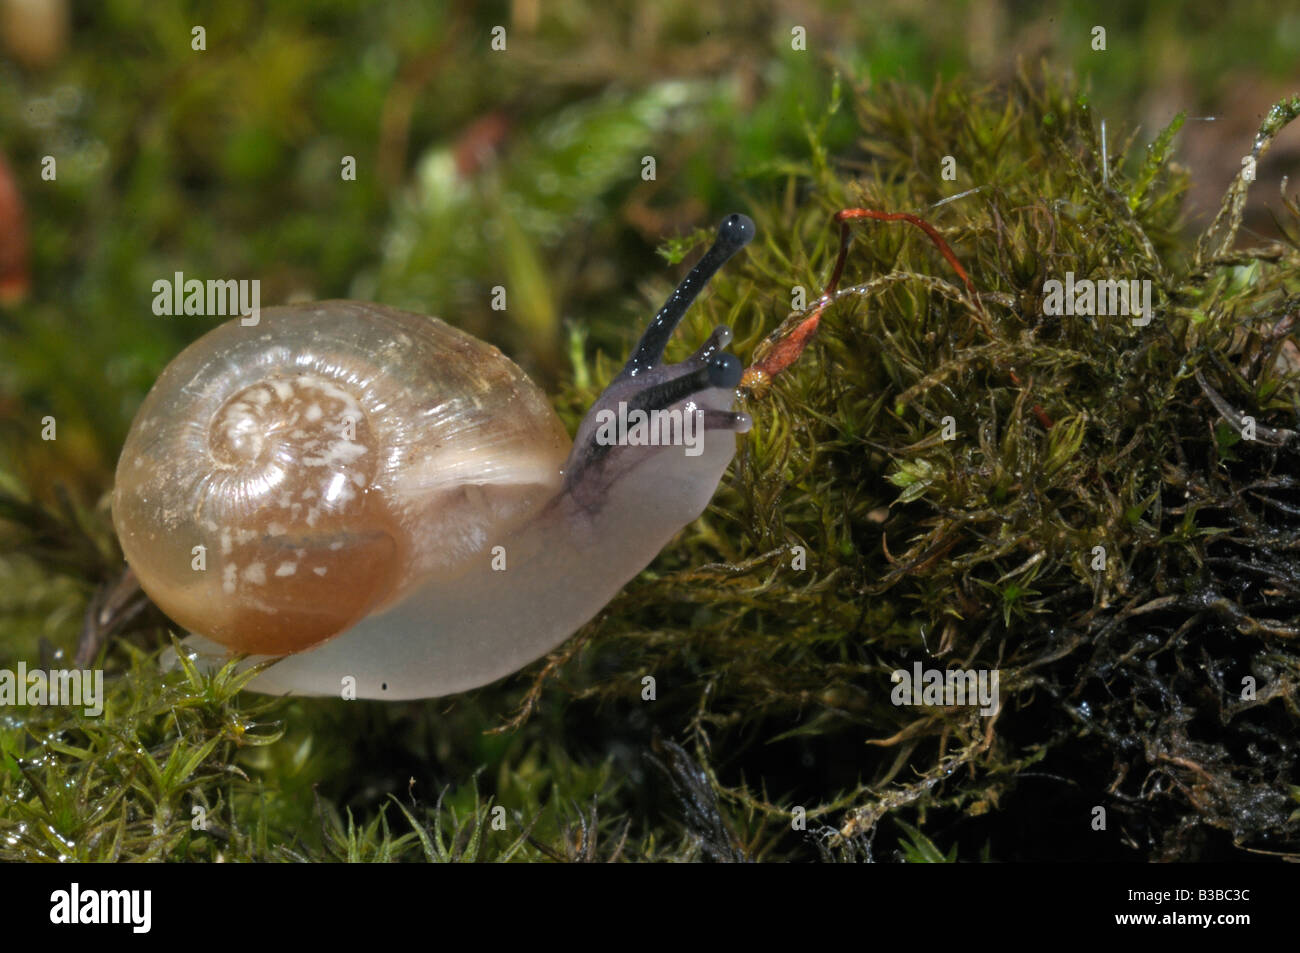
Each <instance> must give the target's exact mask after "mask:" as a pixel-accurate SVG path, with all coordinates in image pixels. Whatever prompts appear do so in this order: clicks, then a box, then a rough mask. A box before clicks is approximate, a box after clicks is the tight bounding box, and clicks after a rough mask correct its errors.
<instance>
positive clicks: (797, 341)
mask: <svg viewBox="0 0 1300 953" xmlns="http://www.w3.org/2000/svg"><path fill="white" fill-rule="evenodd" d="M862 218H870V219H875V220H876V221H881V222H907V223H909V224H911V225H915V226H916V227H917V228H919V229H920V230H921V231H923V232H925V234H926V237H927V238H929V239H930V241H931V242H933V243H934V246H935V247H936V248H938V249H939V254H941V255H943V257H944V259H945V260H946V261H947V262H948V264H949V265H951V266H952V270H953V271H955V272H957V276H958V277H959V278H961V280H962V284H964V285H965V286H966V291H967V292H968V293H969V294H970V296H971V300H972V301H973V302H974V304H975V310H976V311H977V312H978V316H977V317H976V319H975V320H976V322H977V323H978V324H979V326H980V327H981V328H983V329H984V333H985V334H987V335H988V336H989V337H990V338H991V337H993V329H992V328H991V327H989V323H988V318H987V316H986V315H985V313H984V305H983V304H982V303H981V302H980V299H979V296H978V295H976V293H975V285H974V284H973V283H972V282H971V280H970V276H969V275H968V274H966V269H965V268H963V267H962V265H961V262H960V261H958V260H957V256H956V255H955V254H953V250H952V248H950V247H949V245H948V243H947V242H946V241H945V240H944V237H943V236H942V235H940V234H939V230H938V229H937V228H935V227H934V226H933V225H931V224H930V223H929V222H927V221H926V220H925V219H923V218H920V217H918V216H916V215H912V214H910V213H908V212H881V211H877V210H876V209H871V208H844V209H840V210H839V211H838V212H836V213H835V216H834V220H835V221H836V222H838V223H839V225H840V248H839V253H838V254H837V255H836V256H835V267H834V268H833V269H832V270H831V277H830V281H828V282H827V283H826V290H825V291H823V292H822V296H821V297H820V298H818V299H817V303H816V305H815V306H814V307H813V309H812V311H811V312H810V313H809V315H808V317H806V318H804V319H803V320H802V321H800V322H799V323H798V324H797V325H795V327H794V328H793V329H792V330H790V331H789V332H787V333H786V334H785V335H783V336H782V337H781V338H779V339H778V340H777V341H776V342H775V343H773V344H772V347H771V349H770V350H769V351H768V352H767V353H766V354H764V355H763V356H762V357H761V358H759V359H758V360H757V361H755V362H754V363H753V364H752V365H751V366H750V367H749V368H748V369H747V370H746V371H745V376H744V378H743V379H742V381H741V386H742V387H747V388H759V387H763V386H766V384H767V383H768V382H770V381H771V379H772V378H773V377H775V376H776V375H777V374H780V373H781V372H782V371H784V370H785V369H786V368H787V367H789V366H790V365H791V364H793V363H794V362H795V361H797V360H798V359H799V355H801V354H802V353H803V351H804V348H806V347H807V346H808V342H809V341H811V340H812V337H813V335H814V334H815V333H816V332H817V327H818V325H819V324H821V319H822V312H823V311H825V310H826V307H827V305H829V304H830V303H831V296H832V295H834V294H835V289H836V288H838V287H839V284H840V278H841V277H842V276H843V274H844V263H845V261H846V260H847V259H848V254H849V222H850V221H853V220H855V219H862ZM1011 380H1012V382H1013V383H1014V384H1015V385H1016V386H1017V387H1020V386H1022V385H1021V383H1020V379H1019V378H1018V377H1017V376H1016V373H1015V371H1012V372H1011ZM1033 411H1034V415H1035V416H1036V417H1037V418H1038V421H1039V423H1041V424H1042V425H1043V426H1044V427H1045V428H1047V429H1049V430H1050V429H1051V427H1052V426H1053V423H1052V418H1051V417H1049V416H1048V415H1047V412H1046V411H1044V410H1043V408H1042V407H1040V406H1039V405H1038V404H1034V406H1033Z"/></svg>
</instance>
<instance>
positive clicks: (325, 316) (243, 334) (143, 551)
mask: <svg viewBox="0 0 1300 953" xmlns="http://www.w3.org/2000/svg"><path fill="white" fill-rule="evenodd" d="M568 453H569V438H568V435H567V433H566V432H565V430H564V427H563V425H562V424H561V423H560V421H559V419H558V418H557V417H556V416H555V413H554V411H553V410H552V409H551V405H550V402H549V401H548V400H547V398H546V395H545V394H543V393H542V392H541V391H540V390H539V389H538V388H537V387H536V385H534V384H533V383H532V382H531V381H530V380H529V379H528V377H527V376H526V375H525V374H524V373H523V371H521V370H520V369H519V368H518V367H517V366H516V365H515V364H514V363H513V362H511V361H510V360H509V359H508V358H506V357H505V355H503V354H502V353H501V352H500V351H499V350H497V349H496V348H495V347H492V346H491V345H489V344H485V343H484V342H482V341H480V340H478V339H477V338H474V337H472V336H470V335H468V334H465V333H463V332H461V331H458V330H456V329H455V328H452V327H450V326H449V325H447V324H445V323H443V322H442V321H439V320H437V319H436V318H428V317H425V316H422V315H416V314H410V313H407V312H403V311H397V310H394V309H391V308H386V307H383V306H380V305H373V304H361V303H357V302H351V301H327V302H313V303H312V304H308V305H302V306H299V307H284V308H269V309H265V310H263V311H262V313H261V320H260V322H259V323H258V324H257V325H256V326H253V327H244V326H242V325H241V323H240V321H239V320H238V319H236V320H233V321H230V322H228V323H226V324H224V325H221V326H220V327H218V328H216V329H215V330H213V331H211V332H210V333H209V334H207V335H205V336H204V337H202V338H200V339H199V340H198V341H196V342H195V343H194V344H192V345H190V346H189V347H188V348H186V349H185V350H184V351H183V352H181V354H180V355H179V356H177V358H176V359H175V360H174V361H172V363H171V364H169V365H168V366H167V368H166V369H165V370H164V371H163V373H162V375H161V376H160V377H159V378H158V381H157V383H155V384H154V387H153V389H152V390H151V391H150V392H149V395H148V396H147V397H146V398H145V401H144V404H143V405H142V406H141V408H140V412H139V413H138V415H137V416H136V419H135V423H134V424H133V426H132V428H131V431H130V433H129V434H128V436H127V439H126V443H125V444H124V446H123V448H122V456H121V459H120V460H119V461H118V466H117V483H116V487H115V490H114V495H113V521H114V524H115V526H116V528H117V532H118V536H119V538H120V539H121V542H122V549H123V551H124V553H125V554H126V559H127V562H128V563H129V564H130V565H131V567H132V568H133V569H134V570H135V574H136V576H137V577H138V578H139V580H140V583H141V585H142V586H143V588H144V590H145V592H147V593H148V594H149V596H150V598H151V599H153V601H154V602H155V603H156V604H157V605H158V606H159V607H160V608H161V609H162V610H163V611H164V612H166V613H167V614H168V615H169V616H170V617H171V618H172V619H173V620H174V621H176V622H177V623H179V624H180V625H182V626H184V627H185V628H187V629H189V630H191V631H194V632H198V633H201V634H203V635H206V636H208V637H209V638H211V639H213V640H215V641H217V642H220V643H222V644H223V645H225V646H227V647H228V648H230V649H232V650H234V651H237V652H249V653H255V654H263V655H284V654H288V653H293V652H299V651H302V650H303V649H306V648H310V647H311V646H313V645H317V644H319V643H320V642H323V641H324V640H326V639H329V638H330V637H331V636H334V635H337V634H338V633H340V632H342V631H344V630H346V629H348V628H349V627H351V626H352V625H354V624H355V623H356V622H358V621H359V620H360V619H362V618H364V617H365V616H366V615H368V614H370V613H372V612H375V611H377V610H380V609H384V608H387V607H389V606H392V605H394V604H396V603H397V602H398V601H400V600H401V599H402V598H404V597H405V596H407V595H409V594H410V593H411V592H412V591H413V590H414V589H416V588H417V587H418V586H419V585H420V583H421V580H423V579H426V578H428V577H429V576H430V575H431V574H436V578H437V579H438V580H439V584H443V583H445V582H446V581H448V580H454V579H455V578H456V576H457V575H458V574H460V573H463V572H465V571H466V570H467V569H468V568H469V567H470V566H471V565H476V563H475V561H476V560H483V559H487V558H489V554H488V553H487V550H488V549H490V547H491V546H492V545H496V544H497V543H499V542H501V541H502V540H503V539H504V537H505V536H506V535H507V534H508V533H509V532H510V530H511V529H512V527H516V526H518V525H520V524H521V523H523V522H524V521H526V520H528V519H529V518H530V517H532V516H534V515H535V514H536V513H537V512H538V511H539V510H540V509H541V508H542V507H543V506H545V505H547V503H548V502H549V501H551V500H552V499H553V498H554V497H555V495H556V493H557V492H558V491H559V488H560V483H561V467H562V466H563V465H564V462H565V459H566V457H567V456H568Z"/></svg>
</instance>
